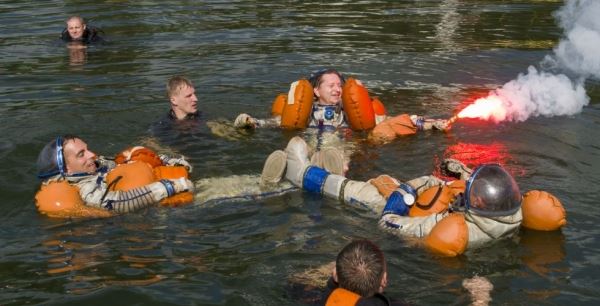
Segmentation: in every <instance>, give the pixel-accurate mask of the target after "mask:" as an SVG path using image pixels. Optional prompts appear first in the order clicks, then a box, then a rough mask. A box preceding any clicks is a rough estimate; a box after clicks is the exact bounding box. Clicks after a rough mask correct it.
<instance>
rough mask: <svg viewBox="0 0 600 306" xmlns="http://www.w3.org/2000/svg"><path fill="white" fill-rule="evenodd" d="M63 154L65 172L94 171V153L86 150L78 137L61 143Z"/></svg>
mask: <svg viewBox="0 0 600 306" xmlns="http://www.w3.org/2000/svg"><path fill="white" fill-rule="evenodd" d="M63 154H64V158H65V165H66V170H67V174H74V173H82V172H84V173H92V172H95V171H96V163H95V161H96V154H94V152H92V151H90V150H88V148H87V144H86V143H85V142H83V140H81V139H79V138H75V139H70V140H66V141H65V143H64V144H63Z"/></svg>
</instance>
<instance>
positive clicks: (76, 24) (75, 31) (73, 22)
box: [67, 18, 85, 40]
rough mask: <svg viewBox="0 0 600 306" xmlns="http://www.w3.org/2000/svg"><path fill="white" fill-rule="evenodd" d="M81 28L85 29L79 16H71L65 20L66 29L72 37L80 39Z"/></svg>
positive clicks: (81, 34)
mask: <svg viewBox="0 0 600 306" xmlns="http://www.w3.org/2000/svg"><path fill="white" fill-rule="evenodd" d="M83 30H85V25H84V24H83V23H82V22H81V20H80V19H79V18H71V19H69V21H67V31H69V35H70V36H71V38H72V39H75V40H78V39H81V37H82V36H83Z"/></svg>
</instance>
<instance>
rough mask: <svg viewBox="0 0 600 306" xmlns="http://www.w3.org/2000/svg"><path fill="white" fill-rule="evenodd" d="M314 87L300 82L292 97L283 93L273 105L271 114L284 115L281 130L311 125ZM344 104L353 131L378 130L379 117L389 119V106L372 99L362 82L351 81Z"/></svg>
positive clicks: (344, 90)
mask: <svg viewBox="0 0 600 306" xmlns="http://www.w3.org/2000/svg"><path fill="white" fill-rule="evenodd" d="M313 95H314V92H313V87H312V86H311V85H310V82H309V81H308V80H304V79H302V80H298V81H296V82H294V83H292V85H291V86H290V91H289V92H288V94H279V95H278V96H277V97H276V98H275V100H273V104H272V106H271V115H273V116H281V127H282V128H286V129H303V128H306V127H307V126H308V122H309V121H310V115H311V112H312V106H313ZM342 105H343V109H344V113H345V114H346V116H347V119H348V124H349V125H350V128H352V129H353V130H367V129H372V128H373V127H375V124H376V122H375V121H376V120H375V118H376V116H385V114H386V111H385V106H384V105H383V103H381V101H380V100H379V99H377V98H374V99H371V97H369V93H368V91H367V89H366V88H365V87H364V86H363V85H362V83H360V81H358V80H355V79H353V78H348V80H347V81H346V83H345V84H344V87H343V88H342Z"/></svg>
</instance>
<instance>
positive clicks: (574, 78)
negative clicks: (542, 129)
mask: <svg viewBox="0 0 600 306" xmlns="http://www.w3.org/2000/svg"><path fill="white" fill-rule="evenodd" d="M555 16H556V17H557V18H558V19H559V23H560V25H561V27H562V28H563V29H564V33H565V34H564V37H563V38H562V39H561V41H560V42H559V44H558V45H557V46H556V47H555V48H554V54H552V55H548V56H546V58H545V59H544V61H543V62H542V64H543V65H542V66H546V67H548V66H552V67H553V71H556V70H558V71H563V72H564V73H565V74H554V73H552V72H547V71H538V70H537V69H536V68H535V67H533V66H530V67H529V68H528V70H527V73H525V74H520V75H519V76H518V77H517V79H515V80H512V81H510V82H508V83H506V84H504V85H503V86H502V87H501V88H498V89H496V90H493V91H492V92H490V94H489V97H488V98H491V99H490V100H493V101H494V103H499V104H500V105H499V106H498V107H496V109H495V110H489V111H487V112H483V113H482V112H478V111H476V110H475V105H472V106H473V107H472V108H471V109H469V108H470V107H471V106H469V107H467V108H466V109H465V110H463V111H465V113H464V114H463V112H461V114H462V116H461V117H478V118H482V119H486V120H488V119H489V120H493V121H495V122H499V121H504V120H511V121H525V120H527V118H529V117H530V116H539V115H542V116H547V117H552V116H561V115H573V114H577V113H579V112H581V110H582V109H583V107H584V106H586V105H587V104H588V103H589V100H590V98H589V97H588V95H587V94H586V92H585V88H584V83H585V80H586V79H587V78H598V79H600V17H599V16H600V0H568V1H567V2H566V4H565V6H564V7H562V8H561V9H560V10H559V11H557V12H556V14H555ZM567 74H568V75H569V76H571V77H568V76H567ZM488 98H482V99H480V100H486V99H488ZM482 103H483V101H479V100H478V101H475V103H474V104H480V105H479V106H481V104H482ZM500 109H501V110H500ZM467 113H468V114H467ZM475 113H478V114H477V115H475ZM459 115H460V114H459Z"/></svg>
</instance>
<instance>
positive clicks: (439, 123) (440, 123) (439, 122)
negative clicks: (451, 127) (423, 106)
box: [432, 119, 448, 131]
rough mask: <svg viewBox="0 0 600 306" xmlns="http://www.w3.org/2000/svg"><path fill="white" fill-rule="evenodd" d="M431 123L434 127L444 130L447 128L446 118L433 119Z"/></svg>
mask: <svg viewBox="0 0 600 306" xmlns="http://www.w3.org/2000/svg"><path fill="white" fill-rule="evenodd" d="M432 125H433V127H434V128H436V129H438V130H440V131H445V130H446V129H447V128H448V120H446V119H433V120H432Z"/></svg>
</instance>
